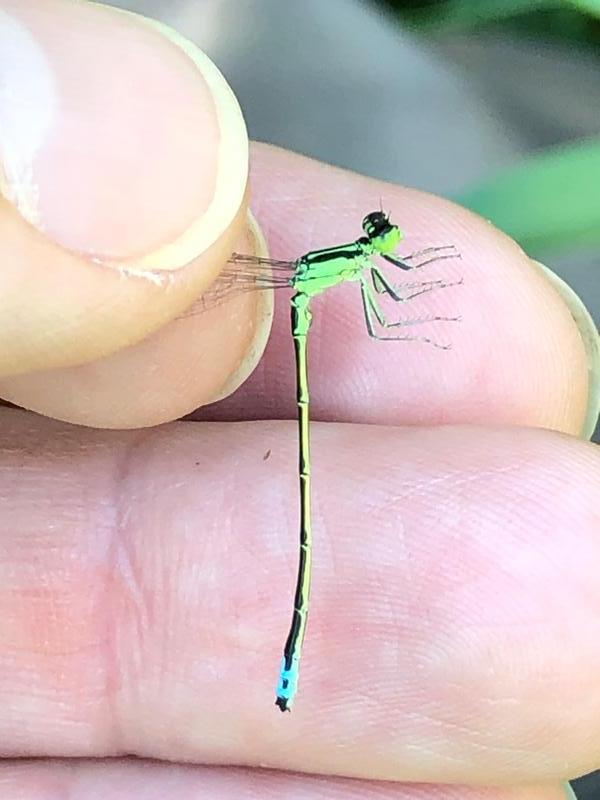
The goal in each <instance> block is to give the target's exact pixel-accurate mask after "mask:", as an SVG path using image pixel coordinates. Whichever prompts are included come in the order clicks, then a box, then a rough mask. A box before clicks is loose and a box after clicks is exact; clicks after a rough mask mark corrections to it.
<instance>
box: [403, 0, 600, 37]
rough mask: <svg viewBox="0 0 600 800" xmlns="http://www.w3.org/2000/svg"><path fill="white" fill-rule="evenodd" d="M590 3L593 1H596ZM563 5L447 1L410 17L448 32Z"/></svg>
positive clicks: (531, 0) (554, 0) (559, 1)
mask: <svg viewBox="0 0 600 800" xmlns="http://www.w3.org/2000/svg"><path fill="white" fill-rule="evenodd" d="M582 2H586V0H582ZM587 2H590V3H594V2H595V0H587ZM563 5H564V0H445V2H441V3H437V4H436V5H435V7H434V8H433V9H421V10H419V11H415V12H412V14H410V17H411V18H412V21H413V23H414V24H415V25H417V26H418V27H421V28H424V29H426V30H428V31H432V32H435V31H443V32H444V33H448V32H449V31H453V30H465V29H468V28H473V27H476V26H478V25H481V24H485V23H489V22H497V21H499V20H504V19H510V18H512V17H515V16H520V15H521V14H530V13H531V12H532V11H536V10H539V9H543V10H546V9H555V8H560V7H561V6H563Z"/></svg>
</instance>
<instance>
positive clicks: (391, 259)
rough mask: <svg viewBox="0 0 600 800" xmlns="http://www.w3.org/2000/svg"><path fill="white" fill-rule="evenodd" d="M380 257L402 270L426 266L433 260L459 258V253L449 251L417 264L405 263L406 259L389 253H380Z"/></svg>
mask: <svg viewBox="0 0 600 800" xmlns="http://www.w3.org/2000/svg"><path fill="white" fill-rule="evenodd" d="M381 257H382V258H383V259H385V260H386V261H387V262H388V264H393V265H394V266H395V267H399V268H400V269H403V270H406V271H408V270H412V269H421V268H422V267H426V266H427V265H428V264H433V263H434V262H435V261H446V260H447V259H449V258H460V257H461V255H460V253H458V252H457V253H449V254H448V255H441V256H433V258H428V259H427V260H426V261H421V262H420V263H418V264H407V263H406V259H404V258H398V257H396V256H392V255H390V254H389V253H382V254H381Z"/></svg>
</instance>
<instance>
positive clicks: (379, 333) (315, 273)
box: [216, 211, 462, 711]
mask: <svg viewBox="0 0 600 800" xmlns="http://www.w3.org/2000/svg"><path fill="white" fill-rule="evenodd" d="M362 228H363V231H364V234H365V235H364V236H362V237H360V238H359V239H357V240H356V241H354V242H351V243H349V244H343V245H338V246H337V247H330V248H328V249H326V250H313V251H311V252H309V253H306V254H305V255H303V256H301V257H300V258H298V259H297V260H296V261H281V260H275V259H270V258H258V257H255V256H245V255H239V254H234V255H233V256H232V257H231V259H230V261H229V263H228V265H227V267H226V269H225V271H224V272H223V273H222V276H221V281H220V286H221V289H219V288H218V287H217V289H216V294H217V295H218V294H220V293H225V294H226V293H228V292H229V291H230V290H232V289H233V290H234V291H235V290H237V291H245V290H252V289H256V288H262V289H278V288H284V287H287V288H290V289H292V290H293V292H294V294H293V296H292V299H291V316H292V337H293V340H294V349H295V353H296V401H297V406H298V427H299V456H300V457H299V476H300V558H299V564H298V578H297V582H296V591H295V596H294V610H293V615H292V623H291V626H290V630H289V634H288V637H287V640H286V642H285V647H284V651H283V660H282V664H281V671H280V675H279V682H278V685H277V698H276V700H275V705H277V706H278V707H279V708H280V709H281V711H289V710H290V708H291V705H292V703H293V701H294V696H295V695H296V692H297V689H298V675H299V667H300V657H301V653H302V645H303V642H304V635H305V632H306V622H307V618H308V605H309V595H310V581H311V556H312V528H311V492H310V488H311V487H310V480H311V478H310V474H311V468H310V440H309V402H310V400H309V386H308V372H307V347H306V345H307V337H308V332H309V330H310V326H311V320H312V314H311V310H310V304H311V300H312V298H313V297H315V296H316V295H318V294H321V293H322V292H324V291H326V290H327V289H330V288H331V287H333V286H336V285H338V284H341V283H344V282H346V281H355V282H357V283H358V284H359V286H360V292H361V297H362V306H363V312H364V318H365V323H366V327H367V332H368V334H369V336H371V337H372V338H374V339H379V340H383V341H420V342H424V343H427V344H430V345H433V346H434V347H440V348H442V349H448V348H449V347H450V345H449V344H440V343H438V342H436V341H434V340H432V339H431V338H429V337H426V336H411V335H410V334H402V333H394V332H393V331H395V330H396V329H400V328H406V327H407V326H410V325H415V324H418V323H421V322H436V321H442V320H443V321H457V320H459V319H460V317H441V316H428V317H420V318H417V319H406V320H400V321H394V322H390V321H388V319H387V317H386V315H385V313H384V311H383V309H382V307H381V305H380V303H379V300H378V295H380V296H381V295H386V296H387V297H389V298H391V300H392V301H394V302H395V303H402V302H405V301H407V300H411V299H412V298H414V297H417V296H418V295H421V294H424V293H426V292H430V291H432V290H433V289H441V288H446V287H448V286H455V285H457V284H459V283H462V280H458V281H454V282H451V283H450V282H446V281H443V280H431V281H423V282H413V283H403V284H397V283H394V282H392V281H390V280H388V278H387V276H386V275H385V274H384V273H383V272H382V271H381V269H380V268H379V267H378V266H377V264H376V263H375V261H374V260H373V258H374V257H376V256H380V257H381V258H383V259H384V260H385V261H387V262H388V263H389V264H392V265H393V266H394V267H396V268H398V269H400V270H406V271H410V270H415V269H420V268H421V267H424V266H425V265H426V264H430V263H432V262H433V261H438V260H440V259H445V258H457V257H459V254H458V253H457V252H456V250H455V249H454V247H453V246H442V247H428V248H426V249H425V250H420V251H418V252H416V253H412V254H410V255H408V256H404V257H400V256H398V255H395V251H396V248H397V247H398V245H399V243H400V241H401V240H402V239H403V234H402V232H401V231H400V229H399V228H398V226H397V225H394V224H392V223H391V222H390V220H389V217H388V215H387V214H385V213H384V212H383V211H374V212H372V213H370V214H367V216H366V217H365V218H364V220H363V223H362ZM419 259H423V260H419Z"/></svg>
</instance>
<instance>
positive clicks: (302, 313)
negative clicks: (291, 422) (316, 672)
mask: <svg viewBox="0 0 600 800" xmlns="http://www.w3.org/2000/svg"><path fill="white" fill-rule="evenodd" d="M309 306H310V298H309V297H308V296H307V295H306V294H304V293H302V292H298V293H297V294H295V295H294V297H293V298H292V336H293V337H294V349H295V351H296V402H297V405H298V434H299V472H300V558H299V563H298V580H297V582H296V593H295V597H294V613H293V616H292V624H291V627H290V632H289V634H288V638H287V641H286V643H285V648H284V651H283V661H282V664H281V674H280V676H279V683H278V685H277V699H276V701H275V705H277V706H279V708H280V709H281V710H282V711H289V710H290V707H291V705H292V703H293V700H294V696H295V694H296V691H297V689H298V673H299V668H300V656H301V654H302V644H303V642H304V634H305V631H306V620H307V616H308V602H309V596H310V578H311V555H312V530H311V512H310V438H309V390H308V369H307V362H306V342H307V337H308V332H309V330H310V324H311V320H312V315H311V312H310V308H309Z"/></svg>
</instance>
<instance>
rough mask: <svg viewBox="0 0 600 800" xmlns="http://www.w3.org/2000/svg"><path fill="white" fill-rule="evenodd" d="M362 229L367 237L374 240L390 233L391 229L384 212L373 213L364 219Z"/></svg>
mask: <svg viewBox="0 0 600 800" xmlns="http://www.w3.org/2000/svg"><path fill="white" fill-rule="evenodd" d="M362 228H363V231H364V232H365V233H366V234H367V236H369V237H371V238H373V237H374V236H380V235H381V234H382V233H385V232H386V231H388V230H389V229H390V221H389V219H388V216H387V214H385V213H384V212H383V211H372V212H371V213H370V214H367V216H366V217H365V218H364V219H363V223H362Z"/></svg>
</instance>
